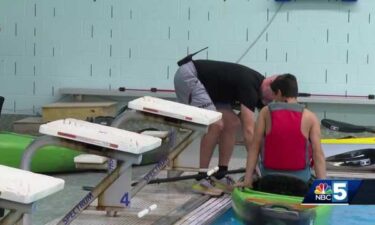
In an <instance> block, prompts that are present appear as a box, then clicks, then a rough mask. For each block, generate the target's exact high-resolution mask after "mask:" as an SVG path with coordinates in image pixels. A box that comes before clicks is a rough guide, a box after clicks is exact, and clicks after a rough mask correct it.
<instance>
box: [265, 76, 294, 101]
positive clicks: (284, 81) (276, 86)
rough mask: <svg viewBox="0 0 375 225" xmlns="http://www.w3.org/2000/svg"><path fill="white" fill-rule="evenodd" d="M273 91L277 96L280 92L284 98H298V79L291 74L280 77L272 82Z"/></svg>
mask: <svg viewBox="0 0 375 225" xmlns="http://www.w3.org/2000/svg"><path fill="white" fill-rule="evenodd" d="M271 89H272V91H273V93H275V94H276V93H277V91H278V90H280V91H281V95H282V96H283V97H297V96H298V84H297V78H296V77H295V76H294V75H292V74H289V73H287V74H283V75H280V76H278V77H277V78H276V79H275V80H274V81H272V83H271Z"/></svg>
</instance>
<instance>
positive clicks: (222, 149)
mask: <svg viewBox="0 0 375 225" xmlns="http://www.w3.org/2000/svg"><path fill="white" fill-rule="evenodd" d="M218 111H219V112H221V113H222V114H223V117H222V120H223V123H224V128H223V130H222V132H221V134H220V138H219V166H228V165H229V161H230V159H231V157H232V153H233V149H234V145H235V143H236V132H237V130H238V128H239V127H240V126H241V122H240V119H239V118H238V116H237V115H236V114H235V113H234V112H233V110H232V109H219V110H218Z"/></svg>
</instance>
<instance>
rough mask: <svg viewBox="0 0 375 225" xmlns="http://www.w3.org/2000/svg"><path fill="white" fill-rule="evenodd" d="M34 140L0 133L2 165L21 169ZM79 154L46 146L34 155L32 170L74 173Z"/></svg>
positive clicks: (24, 136)
mask: <svg viewBox="0 0 375 225" xmlns="http://www.w3.org/2000/svg"><path fill="white" fill-rule="evenodd" d="M34 139H35V137H33V136H29V135H22V134H16V133H7V132H0V165H6V166H11V167H16V168H19V166H20V163H21V159H22V155H23V152H24V151H25V149H26V148H27V146H28V145H29V144H30V143H31V142H32V141H33V140H34ZM79 154H81V153H80V152H78V151H74V150H71V149H68V148H64V147H59V146H46V147H43V148H42V149H40V150H38V151H37V152H36V153H35V154H34V156H33V158H32V162H31V170H32V171H33V172H37V173H55V172H70V171H74V170H76V168H75V164H74V157H75V156H77V155H79Z"/></svg>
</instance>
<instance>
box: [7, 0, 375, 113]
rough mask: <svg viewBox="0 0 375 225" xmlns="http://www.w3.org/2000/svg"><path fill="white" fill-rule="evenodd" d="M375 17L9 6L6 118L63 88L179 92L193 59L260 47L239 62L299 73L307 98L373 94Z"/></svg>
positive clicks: (139, 4)
mask: <svg viewBox="0 0 375 225" xmlns="http://www.w3.org/2000/svg"><path fill="white" fill-rule="evenodd" d="M280 6H281V8H280V11H278V9H279V7H280ZM277 11H278V14H277V16H276V17H275V19H274V20H273V21H272V23H271V24H270V26H269V27H268V29H267V30H266V31H265V32H264V34H263V35H262V36H261V37H260V38H259V40H258V41H257V42H255V43H254V41H255V40H256V38H257V37H258V36H259V34H260V33H261V32H262V30H263V29H264V28H265V27H266V25H267V24H268V23H269V22H270V21H271V20H272V18H273V15H274V14H275V12H277ZM374 12H375V1H374V0H361V1H357V2H355V3H347V2H341V1H332V0H331V1H329V0H320V1H305V0H295V1H290V2H286V3H280V2H275V1H274V0H236V1H231V0H227V1H218V0H205V1H202V0H174V1H172V0H126V1H123V0H106V1H103V0H79V1H76V0H64V1H62V0H60V1H47V0H2V1H0V79H1V80H0V95H3V96H5V97H6V102H5V106H4V111H5V113H25V112H27V113H31V114H36V113H38V112H40V108H41V106H42V105H44V104H48V103H50V102H53V101H56V100H58V99H59V98H61V96H59V95H58V89H59V88H61V87H82V88H106V89H117V88H118V87H119V86H125V87H130V88H150V87H159V88H173V75H174V72H175V70H176V69H177V66H176V61H177V60H178V59H180V58H181V57H183V56H184V55H186V54H187V53H189V52H193V51H196V50H198V49H201V48H203V47H206V46H208V47H209V49H208V51H206V52H202V53H200V54H199V55H198V56H197V57H196V58H203V59H215V60H225V61H231V62H236V61H238V60H239V59H240V57H241V55H243V53H244V52H245V50H246V49H247V48H248V47H249V46H250V45H251V44H252V43H254V46H253V47H252V48H251V49H250V51H249V52H248V53H247V54H246V55H245V56H244V57H243V58H242V59H241V62H240V63H242V64H244V65H247V66H249V67H252V68H254V69H256V70H259V72H261V73H263V74H265V75H271V74H276V73H285V72H291V73H294V74H295V75H297V77H298V79H299V81H300V89H301V92H311V93H327V94H345V93H346V94H361V95H367V94H370V93H374V92H375V91H374V87H373V86H374V85H373V84H375V78H374V77H375V76H373V71H375V60H374V58H375V53H374V52H375V38H374V36H375V13H374Z"/></svg>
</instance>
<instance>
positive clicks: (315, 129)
mask: <svg viewBox="0 0 375 225" xmlns="http://www.w3.org/2000/svg"><path fill="white" fill-rule="evenodd" d="M309 114H310V115H309V120H310V122H311V129H310V132H309V138H310V141H311V145H312V157H313V160H314V170H315V175H316V177H317V178H318V179H325V178H326V160H325V156H324V152H323V149H322V145H321V143H320V135H321V134H320V123H319V120H318V118H317V117H316V116H315V114H313V113H312V112H310V111H309Z"/></svg>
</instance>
